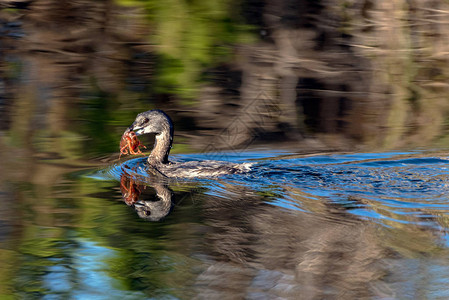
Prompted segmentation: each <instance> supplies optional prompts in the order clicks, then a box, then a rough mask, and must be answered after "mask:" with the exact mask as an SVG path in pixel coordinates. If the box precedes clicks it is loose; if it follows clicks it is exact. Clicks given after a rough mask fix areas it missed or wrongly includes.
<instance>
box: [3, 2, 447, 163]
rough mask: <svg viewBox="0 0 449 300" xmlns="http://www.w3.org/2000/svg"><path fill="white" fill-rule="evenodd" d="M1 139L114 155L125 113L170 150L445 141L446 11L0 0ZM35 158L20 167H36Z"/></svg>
mask: <svg viewBox="0 0 449 300" xmlns="http://www.w3.org/2000/svg"><path fill="white" fill-rule="evenodd" d="M0 7H1V11H0V24H1V25H0V26H1V28H0V39H1V40H0V41H1V44H0V115H1V119H0V130H1V138H0V143H1V145H2V148H5V147H6V148H7V147H19V148H21V149H22V150H24V149H27V148H28V147H31V148H32V149H29V150H30V151H31V152H33V153H34V154H36V153H40V154H42V155H50V154H49V153H51V156H54V155H56V154H57V155H59V156H62V157H71V158H79V157H97V156H98V155H104V154H105V153H112V152H116V151H117V144H118V141H119V139H120V136H121V134H122V132H123V130H124V128H125V127H126V126H128V125H129V124H130V123H131V122H132V121H133V119H134V117H135V115H136V114H137V113H138V112H141V111H144V110H148V109H154V108H159V109H163V110H165V111H167V113H168V114H169V115H170V116H171V117H172V119H173V121H174V123H175V132H176V137H175V150H174V151H177V150H179V151H183V152H185V151H193V152H198V151H208V150H211V149H209V143H210V141H211V139H212V140H213V141H214V142H213V146H214V147H215V148H218V149H241V148H246V147H247V146H248V145H249V144H253V143H258V142H259V143H260V142H262V143H267V142H273V141H275V142H277V143H278V142H290V143H292V142H293V144H292V145H294V147H295V148H297V149H307V148H316V147H318V148H319V149H323V148H326V149H343V150H346V149H354V147H359V148H360V149H365V150H373V149H393V148H416V147H423V146H432V147H435V146H437V147H444V146H447V143H448V138H447V137H448V125H449V124H448V110H449V105H448V103H449V102H448V93H447V92H448V82H447V78H448V76H449V67H448V64H447V60H448V56H449V26H448V24H447V19H448V15H449V10H448V3H446V2H445V1H430V0H429V1H427V0H418V1H406V0H395V1H390V2H388V3H383V2H379V1H369V0H366V1H339V0H338V1H332V0H328V1H287V0H285V1H253V0H250V1H241V0H239V1H229V0H227V1H225V0H211V1H207V2H204V1H183V0H171V1H169V2H162V1H151V0H148V1H143V0H141V1H139V0H116V1H87V0H86V1H83V0H77V1H56V0H54V1H52V0H34V1H25V0H23V1H20V0H17V1H14V0H3V1H1V2H0ZM34 154H33V155H34Z"/></svg>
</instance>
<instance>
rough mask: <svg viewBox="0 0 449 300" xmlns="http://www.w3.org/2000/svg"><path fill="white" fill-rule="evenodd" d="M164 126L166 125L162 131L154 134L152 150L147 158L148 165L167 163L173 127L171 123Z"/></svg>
mask: <svg viewBox="0 0 449 300" xmlns="http://www.w3.org/2000/svg"><path fill="white" fill-rule="evenodd" d="M164 125H166V126H164V130H163V131H162V132H160V133H158V134H156V138H155V140H154V147H153V150H152V151H151V153H150V156H148V163H149V164H150V165H155V164H166V163H168V155H169V154H170V149H171V145H172V142H173V126H172V124H171V122H168V123H167V124H164Z"/></svg>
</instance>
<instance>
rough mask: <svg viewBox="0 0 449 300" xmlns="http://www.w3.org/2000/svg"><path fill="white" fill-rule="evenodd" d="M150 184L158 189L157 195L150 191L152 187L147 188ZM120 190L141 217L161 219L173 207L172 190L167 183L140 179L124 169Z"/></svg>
mask: <svg viewBox="0 0 449 300" xmlns="http://www.w3.org/2000/svg"><path fill="white" fill-rule="evenodd" d="M122 170H123V169H122ZM148 185H150V186H151V187H152V188H153V189H154V190H155V191H156V197H154V195H153V194H152V193H150V189H147V187H148ZM120 191H121V192H122V199H123V201H124V202H125V203H126V204H127V205H128V206H132V207H133V208H134V210H135V211H136V212H137V215H138V216H139V217H140V218H142V219H144V220H147V221H152V222H157V221H161V220H162V219H163V218H165V217H166V216H167V215H168V214H169V213H170V211H171V209H172V207H173V204H172V192H171V190H170V189H169V188H168V186H167V184H164V183H163V182H158V181H152V182H149V181H148V180H147V181H145V182H143V181H139V180H138V179H137V178H134V177H133V176H131V175H129V174H128V173H127V172H126V171H124V170H123V173H122V176H121V177H120ZM143 198H145V199H143Z"/></svg>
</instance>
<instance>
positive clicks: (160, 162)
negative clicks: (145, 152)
mask: <svg viewBox="0 0 449 300" xmlns="http://www.w3.org/2000/svg"><path fill="white" fill-rule="evenodd" d="M131 132H135V134H136V135H137V136H139V135H143V134H147V133H154V134H156V137H155V142H154V147H153V150H152V151H151V153H150V155H149V156H148V160H147V162H148V165H147V167H148V171H150V172H151V173H153V174H157V175H163V176H166V177H190V178H193V177H210V176H219V175H224V174H235V173H242V172H247V171H249V170H250V168H249V167H250V165H251V164H249V163H243V164H238V163H229V162H221V161H214V160H207V161H189V162H169V160H168V155H169V153H170V149H171V146H172V142H173V123H172V121H171V119H170V117H169V116H168V115H167V114H166V113H165V112H163V111H161V110H157V109H155V110H149V111H146V112H143V113H140V114H138V115H137V117H136V120H135V121H134V123H133V124H132V125H131V126H130V127H128V129H126V131H125V133H124V136H125V135H127V134H129V133H131Z"/></svg>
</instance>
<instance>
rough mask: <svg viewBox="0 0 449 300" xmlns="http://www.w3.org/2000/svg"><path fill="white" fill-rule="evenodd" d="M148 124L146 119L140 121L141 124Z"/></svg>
mask: <svg viewBox="0 0 449 300" xmlns="http://www.w3.org/2000/svg"><path fill="white" fill-rule="evenodd" d="M148 122H150V119H148V118H145V119H143V120H142V124H147V123H148Z"/></svg>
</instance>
